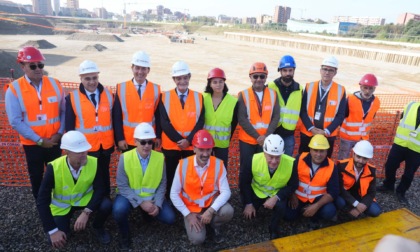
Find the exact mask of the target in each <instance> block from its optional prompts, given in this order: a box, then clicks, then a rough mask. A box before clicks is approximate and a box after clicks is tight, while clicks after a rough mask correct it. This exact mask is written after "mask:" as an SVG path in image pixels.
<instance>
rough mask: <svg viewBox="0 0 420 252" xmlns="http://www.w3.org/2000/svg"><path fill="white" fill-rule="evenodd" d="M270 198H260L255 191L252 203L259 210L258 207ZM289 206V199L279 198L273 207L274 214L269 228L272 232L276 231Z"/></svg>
mask: <svg viewBox="0 0 420 252" xmlns="http://www.w3.org/2000/svg"><path fill="white" fill-rule="evenodd" d="M267 199H268V198H263V199H261V198H259V197H258V196H257V195H255V193H254V192H253V196H252V205H253V206H254V208H255V210H257V211H258V209H259V208H260V207H261V206H262V205H263V204H264V203H265V201H266V200H267ZM286 208H287V200H278V201H277V203H276V205H275V206H274V208H273V214H272V215H271V221H270V225H269V226H268V229H269V231H270V232H276V231H277V227H278V225H279V223H280V220H282V219H283V217H284V214H285V212H286Z"/></svg>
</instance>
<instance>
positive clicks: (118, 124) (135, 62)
mask: <svg viewBox="0 0 420 252" xmlns="http://www.w3.org/2000/svg"><path fill="white" fill-rule="evenodd" d="M150 67H151V63H150V56H149V55H148V54H147V53H146V52H143V51H138V52H136V53H134V54H133V57H132V60H131V71H132V73H133V78H132V79H131V80H127V81H125V82H121V83H118V84H117V92H116V95H115V103H114V107H113V109H112V119H113V123H114V134H115V143H116V145H117V147H118V149H119V150H120V151H123V152H124V151H128V150H131V149H134V148H136V143H135V139H134V137H133V135H134V129H135V128H136V126H137V125H138V124H139V123H142V122H146V123H149V124H150V125H152V126H153V128H154V129H155V132H156V136H157V138H156V140H155V147H156V148H160V144H161V132H162V130H161V128H160V123H159V119H160V117H159V110H158V109H157V108H158V104H159V100H160V95H161V91H160V85H158V84H156V83H153V82H151V81H149V80H148V79H147V75H148V74H149V73H150Z"/></svg>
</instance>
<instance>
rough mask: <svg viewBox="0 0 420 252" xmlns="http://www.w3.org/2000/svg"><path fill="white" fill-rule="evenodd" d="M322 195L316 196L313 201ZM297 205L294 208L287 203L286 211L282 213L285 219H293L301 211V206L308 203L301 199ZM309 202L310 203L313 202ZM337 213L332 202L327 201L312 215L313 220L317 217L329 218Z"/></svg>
mask: <svg viewBox="0 0 420 252" xmlns="http://www.w3.org/2000/svg"><path fill="white" fill-rule="evenodd" d="M321 198H322V196H319V197H318V198H316V199H315V201H314V202H313V203H315V202H317V201H318V200H319V199H321ZM298 202H299V205H298V207H297V208H296V209H292V208H291V207H290V206H289V205H287V208H286V213H285V215H284V219H285V220H289V221H290V220H295V219H297V218H298V217H299V216H300V215H301V214H302V212H303V208H304V207H305V206H307V205H310V204H309V203H304V202H302V201H300V200H299V201H298ZM313 203H311V204H313ZM336 213H337V210H336V208H335V206H334V202H330V203H327V204H325V205H323V206H322V207H321V208H320V209H319V210H318V212H316V214H315V215H314V216H313V217H312V219H313V220H319V219H324V220H331V219H332V218H333V217H334V216H335V214H336Z"/></svg>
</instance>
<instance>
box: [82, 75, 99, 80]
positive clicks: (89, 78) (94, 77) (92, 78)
mask: <svg viewBox="0 0 420 252" xmlns="http://www.w3.org/2000/svg"><path fill="white" fill-rule="evenodd" d="M83 79H84V80H85V81H96V80H98V76H93V77H85V78H83Z"/></svg>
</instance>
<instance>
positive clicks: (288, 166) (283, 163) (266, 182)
mask: <svg viewBox="0 0 420 252" xmlns="http://www.w3.org/2000/svg"><path fill="white" fill-rule="evenodd" d="M293 161H294V158H292V157H290V156H287V155H286V154H283V155H281V156H280V163H279V165H278V167H277V169H276V171H275V172H274V174H273V176H272V177H271V176H270V172H269V168H268V164H267V161H266V159H265V156H264V153H258V154H254V156H253V157H252V182H251V187H252V189H253V191H254V193H255V194H256V195H257V196H258V197H259V198H261V199H263V198H266V197H272V196H274V195H276V194H277V192H278V191H279V190H280V189H281V188H283V187H285V186H286V185H287V183H288V182H289V180H290V177H291V175H292V169H293Z"/></svg>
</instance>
